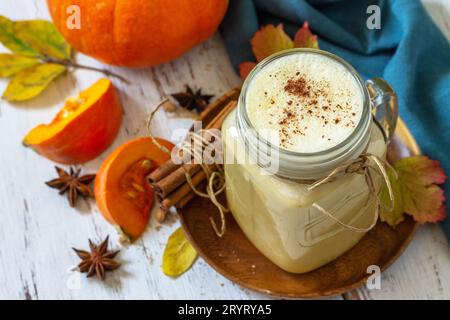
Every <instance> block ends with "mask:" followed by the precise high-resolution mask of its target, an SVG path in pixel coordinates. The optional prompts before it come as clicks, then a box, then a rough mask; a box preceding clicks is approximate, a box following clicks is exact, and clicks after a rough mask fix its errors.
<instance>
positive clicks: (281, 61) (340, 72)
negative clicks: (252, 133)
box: [246, 53, 363, 153]
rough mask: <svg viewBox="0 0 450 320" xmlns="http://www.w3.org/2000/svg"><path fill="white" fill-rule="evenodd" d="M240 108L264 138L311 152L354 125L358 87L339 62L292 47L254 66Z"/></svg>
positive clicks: (360, 106)
mask: <svg viewBox="0 0 450 320" xmlns="http://www.w3.org/2000/svg"><path fill="white" fill-rule="evenodd" d="M246 108H247V113H248V116H249V119H250V122H251V123H252V125H253V127H254V128H255V129H256V130H257V131H258V132H259V133H260V134H261V135H262V136H263V137H264V138H265V139H266V140H267V141H269V142H270V143H272V144H275V145H278V146H279V147H281V148H282V149H286V150H290V151H294V152H302V153H312V152H319V151H323V150H326V149H329V148H332V147H334V146H336V145H338V144H339V143H341V142H342V141H344V140H345V139H346V138H347V137H348V136H349V135H350V134H351V133H352V132H353V131H354V130H355V128H356V126H357V124H358V122H359V120H360V119H361V115H362V110H363V93H362V92H361V88H360V86H359V83H358V82H357V80H356V79H355V78H354V77H353V75H352V74H351V73H350V71H349V70H348V69H347V68H345V67H344V66H343V65H341V64H340V63H339V62H337V61H335V60H333V59H331V58H329V57H327V56H324V55H320V54H315V53H296V54H290V55H287V56H284V57H280V58H278V59H276V60H274V61H272V62H270V63H269V64H267V65H266V66H264V68H262V69H261V70H259V72H258V73H257V74H256V75H255V76H254V78H253V79H252V81H251V83H250V85H249V87H248V90H247V94H246Z"/></svg>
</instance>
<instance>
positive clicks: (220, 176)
mask: <svg viewBox="0 0 450 320" xmlns="http://www.w3.org/2000/svg"><path fill="white" fill-rule="evenodd" d="M168 101H169V99H168V98H166V99H164V100H163V101H161V102H160V103H159V105H158V106H157V107H156V108H155V110H153V111H152V112H151V113H150V115H149V117H148V119H147V131H148V134H149V136H150V138H151V139H152V142H153V143H154V144H155V145H156V146H157V147H158V148H159V149H160V150H161V151H163V152H164V153H166V154H168V155H171V152H170V151H169V149H167V148H166V147H165V146H163V145H161V144H160V143H159V142H158V141H157V140H156V139H155V138H154V137H153V135H152V133H151V130H150V125H151V123H152V121H153V118H154V116H155V114H156V112H158V110H159V109H160V108H161V107H162V106H163V105H164V103H166V102H168ZM206 132H208V133H210V132H209V131H208V130H205V129H201V130H198V131H197V132H193V131H190V132H189V133H188V134H187V136H186V138H185V140H184V141H183V142H182V143H181V144H180V146H179V147H178V154H179V155H180V152H181V153H182V157H181V159H183V160H184V159H185V157H184V156H185V155H186V156H188V159H189V160H190V159H194V160H195V159H202V161H201V162H200V164H199V165H200V166H201V169H202V170H203V172H204V173H205V175H206V181H207V185H206V192H202V191H201V190H199V189H198V188H197V187H196V186H195V185H194V183H193V182H192V177H191V174H190V173H189V171H188V169H186V163H185V161H183V163H182V164H181V167H182V168H183V170H184V175H185V177H186V181H187V183H188V184H189V186H190V187H191V189H192V191H193V192H194V193H195V194H196V195H198V196H200V197H203V198H209V199H210V200H211V202H212V203H213V204H214V206H216V207H217V209H218V210H219V215H220V228H219V227H218V226H217V224H216V222H215V220H214V218H213V217H209V220H210V223H211V225H212V227H213V229H214V232H215V233H216V235H217V236H218V237H219V238H221V237H223V235H224V234H225V231H226V220H225V213H226V212H229V209H228V208H227V207H225V206H224V205H222V204H221V203H220V202H219V200H218V199H217V197H218V196H219V195H220V194H221V193H222V192H224V191H225V173H224V171H223V168H222V167H221V166H220V165H219V164H217V163H215V164H214V167H215V169H216V170H211V168H210V166H209V165H207V164H205V163H204V162H203V150H204V148H206V147H207V146H209V144H210V143H211V141H210V140H209V139H207V138H206V137H205V134H204V133H206ZM211 138H215V139H217V136H215V135H212V137H211ZM197 144H199V145H201V148H196V147H195V146H197ZM192 146H194V148H192Z"/></svg>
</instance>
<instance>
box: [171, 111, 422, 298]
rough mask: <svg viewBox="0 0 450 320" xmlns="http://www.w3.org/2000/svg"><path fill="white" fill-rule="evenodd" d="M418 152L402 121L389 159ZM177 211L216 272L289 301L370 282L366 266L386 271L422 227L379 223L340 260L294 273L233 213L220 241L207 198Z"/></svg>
mask: <svg viewBox="0 0 450 320" xmlns="http://www.w3.org/2000/svg"><path fill="white" fill-rule="evenodd" d="M419 153H420V150H419V147H418V146H417V143H416V142H415V140H414V138H413V137H412V135H411V134H410V132H409V130H408V128H407V127H406V125H405V124H404V122H403V121H401V120H400V121H399V123H398V125H397V129H396V132H395V136H394V139H393V141H392V142H391V144H390V147H389V150H388V158H389V160H390V161H395V160H397V159H400V158H402V157H406V156H410V155H416V154H419ZM221 201H225V199H224V198H222V199H221ZM222 203H224V202H222ZM178 212H179V214H180V217H181V223H182V225H183V228H184V231H185V233H186V235H187V237H188V239H189V240H190V241H191V243H192V245H193V246H194V247H195V249H196V250H197V251H198V253H199V254H200V256H201V257H202V258H203V259H205V261H206V262H207V263H209V265H211V266H212V267H213V268H214V269H215V270H216V271H217V272H219V273H220V274H222V275H223V276H225V277H227V278H228V279H230V280H231V281H234V282H236V283H238V284H240V285H241V286H243V287H246V288H248V289H251V290H255V291H259V292H263V293H266V294H270V295H276V296H280V297H286V298H319V297H324V296H332V295H338V294H343V293H344V292H346V291H348V290H351V289H354V288H357V287H359V286H361V285H363V284H365V281H366V279H367V277H368V276H369V274H367V271H366V270H367V267H368V266H370V265H378V266H380V268H381V270H382V271H383V270H386V268H388V267H389V266H390V265H391V264H392V263H393V262H394V261H395V260H396V259H397V258H398V257H399V256H400V254H401V253H402V252H403V250H404V249H405V248H406V246H407V245H408V244H409V242H410V241H411V239H412V237H413V235H414V233H415V231H416V229H417V227H418V224H417V223H415V222H414V221H413V220H412V219H410V218H409V217H408V218H407V219H406V220H405V221H404V222H402V223H401V224H399V225H398V226H397V227H396V228H395V229H394V228H391V227H390V226H388V225H387V224H385V223H382V222H380V221H379V222H378V223H377V225H376V226H375V227H374V228H373V229H372V230H371V231H370V232H368V233H367V234H366V235H365V236H364V237H363V238H362V239H361V241H360V242H358V244H356V245H355V246H354V247H353V248H352V249H350V250H349V251H347V252H346V253H345V254H344V255H342V256H340V257H339V258H337V259H336V260H334V261H332V262H330V263H328V264H327V265H325V266H323V267H321V268H319V269H316V270H314V271H311V272H308V273H304V274H294V273H289V272H286V271H284V270H282V269H280V268H279V267H278V266H276V265H275V264H273V263H272V262H271V261H269V260H268V259H267V258H266V257H265V256H263V255H262V254H261V253H260V252H259V251H258V250H257V249H256V248H255V247H254V246H253V244H252V243H251V242H250V241H249V240H248V239H247V238H246V236H245V235H244V233H243V232H242V231H241V229H240V228H239V226H238V225H237V223H236V221H235V220H234V219H233V216H232V215H231V214H227V215H226V217H227V221H226V223H227V230H226V234H225V235H224V237H223V238H221V239H219V238H218V237H217V236H216V234H215V233H214V231H213V229H212V227H211V225H210V222H209V217H210V216H211V215H215V214H217V213H216V212H217V209H216V208H215V207H214V205H213V204H212V203H211V202H210V201H209V200H208V199H205V198H201V197H196V198H194V199H193V200H192V201H191V202H190V203H189V204H188V205H187V206H186V207H185V208H183V209H182V210H179V211H178ZM216 218H218V217H216Z"/></svg>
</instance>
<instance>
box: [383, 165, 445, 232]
mask: <svg viewBox="0 0 450 320" xmlns="http://www.w3.org/2000/svg"><path fill="white" fill-rule="evenodd" d="M394 169H395V170H396V171H397V175H398V179H395V177H394V174H393V172H392V171H391V170H390V171H388V175H389V180H390V182H391V185H392V189H393V191H394V199H395V208H394V210H392V211H388V210H386V209H383V208H382V210H381V220H382V221H386V222H387V223H389V224H390V225H391V226H395V225H397V224H398V223H400V222H401V221H402V220H403V213H407V214H409V215H411V216H412V217H413V218H414V220H415V221H417V222H419V223H425V222H439V221H442V220H444V219H445V218H446V213H445V206H444V201H445V196H444V191H443V190H442V189H441V188H440V187H439V186H437V184H442V183H444V181H445V180H446V179H447V177H446V175H445V172H444V170H443V169H442V167H441V166H440V164H439V161H435V160H431V159H429V158H428V157H425V156H414V157H408V158H403V159H401V160H399V161H397V162H396V163H395V164H394ZM381 201H382V203H383V204H384V206H388V205H389V195H388V193H387V188H386V187H384V188H383V189H382V191H381Z"/></svg>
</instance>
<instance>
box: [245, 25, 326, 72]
mask: <svg viewBox="0 0 450 320" xmlns="http://www.w3.org/2000/svg"><path fill="white" fill-rule="evenodd" d="M250 43H251V45H252V51H253V54H254V55H255V57H256V61H258V62H260V61H262V60H264V59H265V58H267V57H268V56H270V55H272V54H274V53H276V52H279V51H282V50H286V49H292V48H314V49H319V43H318V41H317V36H316V35H313V34H312V33H311V30H310V29H309V25H308V22H305V23H304V24H303V26H302V27H301V28H300V29H299V30H298V31H297V34H296V35H295V40H292V39H291V38H290V37H289V36H288V35H287V34H286V32H284V29H283V25H282V24H279V25H278V26H276V27H275V26H274V25H272V24H269V25H266V26H264V27H262V28H261V29H259V30H258V31H257V32H256V33H255V34H254V35H253V37H252V38H251V39H250ZM255 66H256V63H255V62H248V61H247V62H243V63H241V64H240V65H239V74H240V76H241V78H242V79H245V78H246V77H247V76H248V74H249V73H250V71H251V70H252V69H253V68H254V67H255Z"/></svg>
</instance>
